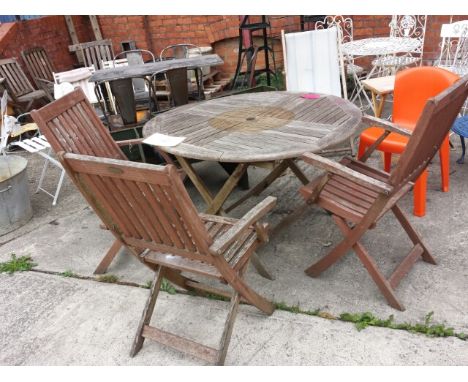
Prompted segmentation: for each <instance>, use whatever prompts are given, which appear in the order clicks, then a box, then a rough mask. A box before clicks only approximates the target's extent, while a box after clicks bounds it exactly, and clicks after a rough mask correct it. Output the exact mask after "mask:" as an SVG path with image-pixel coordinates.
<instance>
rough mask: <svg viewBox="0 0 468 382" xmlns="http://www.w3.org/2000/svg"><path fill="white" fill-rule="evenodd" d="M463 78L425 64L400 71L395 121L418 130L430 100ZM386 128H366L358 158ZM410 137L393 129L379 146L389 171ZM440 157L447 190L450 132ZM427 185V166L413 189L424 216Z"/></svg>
mask: <svg viewBox="0 0 468 382" xmlns="http://www.w3.org/2000/svg"><path fill="white" fill-rule="evenodd" d="M459 78H460V77H459V76H457V75H456V74H454V73H452V72H449V71H447V70H445V69H441V68H437V67H432V66H421V67H417V68H411V69H406V70H402V71H401V72H398V73H397V75H396V78H395V88H394V93H393V117H392V121H393V122H394V123H396V124H397V125H399V126H401V127H404V128H406V129H409V130H414V128H415V126H416V122H417V121H418V119H419V116H420V115H421V113H422V110H423V108H424V105H425V104H426V101H427V100H428V99H429V98H431V97H434V96H436V95H437V94H439V93H440V92H441V91H443V90H445V89H446V88H448V87H449V86H450V85H452V84H453V83H454V82H456V81H457V80H458V79H459ZM384 132H385V130H384V129H381V128H378V127H370V128H369V129H366V130H364V132H363V133H362V134H361V139H360V143H359V151H358V158H360V157H361V156H362V155H364V153H365V151H366V149H367V147H369V146H371V145H372V144H373V143H374V142H375V141H376V140H377V139H378V138H379V137H380V136H381V135H382V134H383V133H384ZM408 141H409V138H407V137H404V136H403V135H400V134H397V133H391V134H390V135H389V136H388V137H386V138H385V139H384V140H383V141H382V142H381V143H380V145H379V146H378V147H377V150H380V151H383V152H384V169H385V171H386V172H390V167H391V164H392V154H401V153H402V152H403V151H404V150H405V149H406V145H407V143H408ZM439 157H440V167H441V183H442V191H443V192H447V191H448V190H449V164H450V147H449V140H448V136H447V137H446V138H445V140H444V142H443V143H442V146H441V148H440V150H439ZM426 189H427V169H426V170H425V171H424V172H423V173H422V174H421V175H420V177H419V178H418V179H417V181H416V182H415V185H414V189H413V200H414V210H413V214H414V215H416V216H420V217H421V216H424V215H425V214H426Z"/></svg>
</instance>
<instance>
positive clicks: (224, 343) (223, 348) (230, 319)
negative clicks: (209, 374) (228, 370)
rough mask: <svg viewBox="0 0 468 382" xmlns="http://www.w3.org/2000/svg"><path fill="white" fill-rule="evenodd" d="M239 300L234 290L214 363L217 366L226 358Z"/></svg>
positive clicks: (222, 363)
mask: <svg viewBox="0 0 468 382" xmlns="http://www.w3.org/2000/svg"><path fill="white" fill-rule="evenodd" d="M239 302H240V296H239V293H237V292H236V293H234V296H233V297H232V299H231V304H230V306H229V312H228V315H227V318H226V323H225V324H224V330H223V334H222V335H221V341H220V346H219V351H218V360H217V361H216V365H218V366H222V365H224V361H225V360H226V355H227V351H228V347H229V343H230V342H231V335H232V329H233V328H234V322H235V320H236V316H237V312H238V311H239Z"/></svg>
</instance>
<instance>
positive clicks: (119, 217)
mask: <svg viewBox="0 0 468 382" xmlns="http://www.w3.org/2000/svg"><path fill="white" fill-rule="evenodd" d="M58 157H59V159H60V161H61V162H62V165H63V166H64V168H65V169H66V171H67V173H68V174H69V176H70V177H71V178H72V180H73V181H74V182H75V184H76V185H77V187H78V188H79V189H80V191H81V192H82V194H83V195H84V197H85V198H86V199H87V201H88V203H89V204H90V205H91V207H92V208H93V209H94V211H95V212H96V214H97V215H98V216H99V217H100V218H101V220H102V221H103V222H104V224H105V225H106V226H107V227H109V229H110V232H112V234H113V235H114V236H115V238H116V239H117V240H118V241H119V242H121V243H123V244H124V245H125V246H127V247H128V249H129V250H130V251H132V252H133V253H134V255H135V256H137V257H138V258H139V259H140V261H142V262H143V263H144V264H146V265H148V266H149V267H150V268H152V269H154V271H155V273H156V275H155V278H154V281H153V284H152V287H151V292H150V295H149V298H148V300H147V303H146V305H145V308H144V310H143V314H142V317H141V321H140V323H139V325H138V330H137V333H136V337H135V340H134V342H133V346H132V349H131V352H130V355H131V356H132V357H133V356H134V355H136V354H137V353H138V351H139V350H140V349H141V347H142V346H143V342H144V340H145V339H146V338H150V339H153V340H155V341H157V342H159V343H161V344H164V345H167V346H169V347H172V348H174V349H177V350H179V351H182V352H185V353H187V354H190V355H192V356H196V357H199V358H201V359H204V360H206V361H208V362H212V363H216V364H218V365H222V364H224V360H225V358H226V353H227V348H228V346H229V341H230V337H231V333H232V329H233V325H234V320H235V317H236V313H237V310H238V307H239V302H240V299H241V298H243V299H244V300H246V301H247V302H248V303H250V304H252V305H254V306H256V307H257V308H258V309H260V310H261V311H263V312H265V313H266V314H269V315H270V314H272V313H273V311H274V306H273V304H272V303H271V302H269V301H267V300H266V299H265V298H263V297H262V296H260V295H258V294H257V293H256V292H255V291H253V290H252V289H251V288H250V287H249V286H248V285H247V284H246V283H245V282H244V280H243V277H244V273H245V271H246V268H247V266H248V263H249V260H250V257H251V255H252V254H253V252H254V251H255V249H256V248H257V246H258V245H259V244H261V243H263V242H265V241H266V240H267V238H268V237H267V231H266V228H267V226H266V225H265V224H262V223H260V222H259V219H260V218H261V217H262V216H264V215H265V214H266V213H267V212H268V211H270V210H271V209H272V208H273V207H274V205H275V204H276V199H275V198H273V197H267V198H266V199H265V200H264V201H263V202H261V203H259V204H258V205H257V206H256V207H254V208H253V209H252V210H250V212H248V213H247V214H246V215H245V216H244V217H243V218H241V219H239V220H238V219H231V218H225V217H220V216H214V215H205V214H198V213H197V210H196V208H195V206H194V204H193V203H192V201H191V200H190V197H189V195H188V193H187V191H186V190H185V187H184V185H183V183H182V181H181V179H180V177H179V175H178V172H177V170H176V168H175V166H173V165H167V166H155V165H148V164H144V163H135V162H128V161H121V160H115V159H105V158H97V157H92V156H84V155H76V154H65V153H64V152H60V153H59V154H58ZM182 272H183V274H184V275H185V274H187V273H188V274H196V275H202V276H205V277H209V278H213V279H217V280H219V281H220V282H223V283H227V284H228V285H229V286H231V287H232V289H233V293H232V294H230V297H231V304H230V307H229V313H228V316H227V320H226V323H225V326H224V331H223V334H222V337H221V341H220V348H219V349H214V348H212V347H208V346H205V345H202V344H200V343H197V342H194V341H192V340H189V339H186V338H183V337H180V336H177V335H175V334H172V333H169V332H166V331H163V330H161V329H158V328H156V327H154V326H151V325H150V320H151V316H152V315H153V310H154V307H155V304H156V299H157V297H158V292H159V289H160V286H161V282H162V279H163V277H164V278H167V279H168V280H169V281H171V282H173V283H175V284H177V285H179V286H181V287H183V288H185V289H187V290H194V291H199V292H201V293H206V292H210V293H219V294H225V293H226V292H224V291H222V290H219V289H218V288H214V287H212V286H206V285H203V284H201V283H199V282H196V281H194V280H191V279H189V278H187V277H186V276H183V275H182Z"/></svg>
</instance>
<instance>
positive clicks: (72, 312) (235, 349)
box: [0, 272, 468, 365]
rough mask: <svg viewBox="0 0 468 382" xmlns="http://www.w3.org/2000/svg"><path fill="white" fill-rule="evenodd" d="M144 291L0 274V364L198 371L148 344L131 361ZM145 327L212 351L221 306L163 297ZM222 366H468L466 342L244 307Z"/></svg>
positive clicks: (190, 362)
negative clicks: (186, 338) (171, 333)
mask: <svg viewBox="0 0 468 382" xmlns="http://www.w3.org/2000/svg"><path fill="white" fill-rule="evenodd" d="M147 295H148V290H146V289H142V288H136V287H129V286H121V285H115V284H103V283H97V282H94V281H87V280H77V279H72V278H65V277H61V276H54V275H47V274H41V273H37V272H23V273H16V274H14V275H6V274H1V275H0V311H1V312H2V324H1V325H0V364H1V365H203V364H204V363H203V362H202V361H199V360H197V359H195V358H192V357H187V356H185V355H184V354H182V353H180V352H177V351H173V350H170V349H168V348H167V347H164V346H162V345H160V344H158V343H155V342H152V341H148V340H147V341H145V344H144V346H143V348H142V350H141V351H140V353H139V354H138V355H137V356H136V357H134V358H130V357H129V355H128V352H129V349H130V346H131V343H132V340H133V336H134V333H135V330H136V326H137V325H138V320H139V318H140V314H141V311H142V309H143V306H144V303H145V299H146V297H147ZM155 312H156V313H155V316H154V320H153V321H152V325H157V326H158V327H161V328H163V329H165V330H171V331H174V332H176V333H178V334H180V335H184V336H189V337H190V338H192V339H195V340H198V341H203V342H204V343H205V344H207V345H210V346H216V345H217V341H218V339H219V335H220V333H221V331H222V325H223V322H224V319H225V316H226V313H227V303H225V302H220V301H214V300H208V299H203V301H200V298H199V297H193V296H187V295H180V294H177V295H169V294H167V293H161V295H160V298H159V299H158V303H157V305H156V310H155ZM226 364H227V365H467V364H468V347H467V346H466V342H464V341H461V340H458V339H456V338H428V337H425V336H423V335H417V334H411V333H408V332H405V331H396V330H390V329H384V328H367V329H365V330H363V331H361V332H357V331H356V329H355V328H354V326H353V325H351V324H349V323H344V322H339V321H332V320H327V319H323V318H318V317H311V316H306V315H297V314H291V313H288V312H283V311H276V312H275V313H274V314H273V315H272V316H270V317H268V316H265V315H263V314H261V313H258V311H257V310H256V309H254V308H253V307H251V306H246V305H242V306H241V308H240V312H239V315H238V318H237V321H236V324H235V326H234V331H233V336H232V341H231V346H230V349H229V352H228V356H227V359H226Z"/></svg>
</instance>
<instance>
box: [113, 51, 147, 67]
mask: <svg viewBox="0 0 468 382" xmlns="http://www.w3.org/2000/svg"><path fill="white" fill-rule="evenodd" d="M144 54H145V55H147V56H149V57H150V58H151V61H152V62H156V57H155V56H154V54H153V52H151V51H149V50H146V49H131V50H124V51H123V52H120V53H118V54H116V55H115V56H114V60H113V61H114V63H115V61H117V60H119V59H122V58H126V59H127V60H128V64H129V65H137V64H143V63H144V60H143V55H144ZM114 67H115V65H114Z"/></svg>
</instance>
